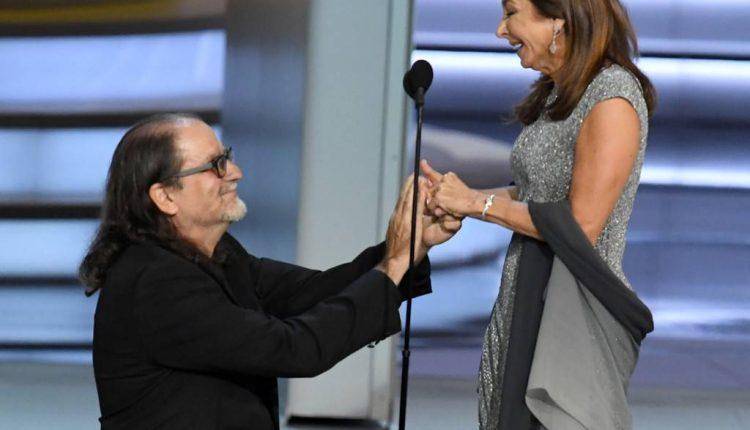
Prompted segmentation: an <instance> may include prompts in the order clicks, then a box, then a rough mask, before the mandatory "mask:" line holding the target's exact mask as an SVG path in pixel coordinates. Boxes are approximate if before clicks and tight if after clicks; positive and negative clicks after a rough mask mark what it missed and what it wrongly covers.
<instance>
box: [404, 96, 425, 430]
mask: <svg viewBox="0 0 750 430" xmlns="http://www.w3.org/2000/svg"><path fill="white" fill-rule="evenodd" d="M424 93H425V91H424V88H422V87H419V88H417V93H416V95H415V97H414V100H415V105H416V109H417V141H416V148H415V151H414V187H413V189H412V199H411V239H410V241H409V271H408V272H407V273H408V274H409V278H408V282H407V286H406V288H407V295H408V298H407V299H406V323H405V324H404V348H403V350H402V351H401V397H400V398H399V400H400V405H399V413H398V428H399V430H404V429H406V395H407V392H408V389H409V356H410V355H411V351H410V350H409V340H410V338H411V292H412V286H413V285H414V272H415V270H414V246H415V243H414V242H415V240H416V229H417V216H421V215H422V214H417V196H419V161H420V159H421V153H422V114H423V112H422V111H423V110H424Z"/></svg>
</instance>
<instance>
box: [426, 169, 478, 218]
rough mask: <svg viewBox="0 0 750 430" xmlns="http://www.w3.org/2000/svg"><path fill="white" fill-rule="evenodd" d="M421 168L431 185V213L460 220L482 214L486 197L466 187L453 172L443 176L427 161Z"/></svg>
mask: <svg viewBox="0 0 750 430" xmlns="http://www.w3.org/2000/svg"><path fill="white" fill-rule="evenodd" d="M421 167H422V171H423V172H424V174H425V176H427V179H429V181H430V184H431V186H430V193H429V197H428V199H427V208H428V209H429V211H430V213H432V214H433V215H435V216H438V217H440V216H443V215H445V214H449V215H451V216H452V217H454V218H458V219H462V218H463V217H466V216H479V215H481V214H482V209H484V201H485V199H486V198H487V196H486V195H484V194H483V193H481V192H479V191H476V190H473V189H471V188H469V187H468V186H466V184H464V183H463V181H461V179H460V178H459V177H458V175H456V174H455V173H453V172H448V173H446V174H444V175H443V174H441V173H440V172H438V171H436V170H435V169H433V168H432V167H431V166H430V165H429V164H428V163H427V161H426V160H422V161H421Z"/></svg>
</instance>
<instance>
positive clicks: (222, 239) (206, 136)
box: [80, 114, 460, 430]
mask: <svg viewBox="0 0 750 430" xmlns="http://www.w3.org/2000/svg"><path fill="white" fill-rule="evenodd" d="M231 160H232V157H231V149H227V148H224V147H223V146H222V144H221V142H219V140H218V139H217V138H216V136H215V134H214V132H213V130H212V129H211V128H210V127H209V126H208V125H206V124H205V123H204V122H202V121H200V120H199V119H198V118H196V117H193V116H190V115H178V114H168V115H159V116H155V117H151V118H148V119H146V120H144V121H142V122H140V123H138V124H136V125H135V126H133V127H132V128H131V129H130V130H129V131H128V132H127V133H126V134H125V135H124V136H123V138H122V140H121V141H120V143H119V144H118V146H117V149H116V150H115V153H114V155H113V158H112V164H111V166H110V171H109V176H108V179H107V187H106V196H105V202H104V208H103V215H102V223H101V226H100V228H99V231H98V233H97V236H96V238H95V239H94V242H93V243H92V245H91V248H90V250H89V252H88V254H87V255H86V257H85V259H84V261H83V263H82V264H81V269H80V275H81V279H82V281H83V282H84V283H85V284H86V285H87V286H88V290H87V293H88V294H93V292H94V291H96V290H100V295H99V301H98V304H97V309H96V315H95V325H94V373H95V377H96V384H97V391H98V393H99V402H100V408H101V412H102V417H101V418H100V421H101V424H102V428H103V429H130V430H133V429H146V428H148V429H151V428H170V429H209V428H210V429H256V430H266V429H268V430H270V429H278V428H279V423H278V394H277V385H276V378H277V377H291V376H294V377H300V376H314V375H317V374H319V373H321V372H323V371H325V370H327V369H329V368H330V367H332V366H333V365H334V364H335V363H336V362H338V361H340V360H341V359H343V358H344V357H346V356H347V355H349V354H351V353H352V352H354V351H356V350H358V349H359V348H361V347H362V346H364V345H366V344H368V343H370V342H373V341H377V340H380V339H383V338H385V337H387V336H389V335H391V334H394V333H396V332H398V331H399V330H400V327H401V322H400V318H399V314H398V307H399V304H400V302H401V301H402V300H403V298H404V297H405V291H404V289H403V288H402V287H401V286H399V287H397V285H398V284H400V283H401V281H402V279H404V276H405V274H406V271H407V269H408V258H409V235H410V225H409V221H410V217H411V207H412V206H411V192H412V185H411V184H412V182H411V181H407V183H406V185H405V186H404V188H403V190H402V193H401V197H400V200H399V202H398V205H397V207H396V210H395V211H394V213H393V215H392V217H391V220H390V224H389V227H388V233H387V238H386V243H384V244H380V245H378V246H375V247H372V248H369V249H367V250H365V251H364V252H362V253H361V254H360V255H359V256H358V257H356V258H355V259H354V260H353V261H352V262H350V263H347V264H343V265H340V266H338V267H335V268H333V269H330V270H327V271H324V272H320V271H315V270H310V269H305V268H302V267H299V266H295V265H291V264H287V263H282V262H278V261H273V260H269V259H263V258H257V257H255V256H252V255H250V254H248V253H247V252H246V251H245V249H244V248H243V247H242V246H241V245H240V244H239V243H238V242H237V241H236V240H235V239H234V238H233V237H232V236H230V235H229V234H227V233H226V231H227V228H228V227H229V225H230V223H232V222H234V221H238V220H240V219H241V218H242V217H243V216H244V215H245V212H246V208H245V205H244V203H243V202H242V201H241V200H240V199H239V198H238V196H237V184H238V182H239V181H240V179H241V178H242V172H241V170H240V168H239V167H238V166H237V165H235V164H234V163H233V162H232V161H231ZM425 188H426V185H424V183H423V182H421V183H420V190H419V197H418V202H419V206H418V210H419V211H422V210H423V207H424V202H425V198H426V194H427V191H426V189H425ZM420 213H421V212H420ZM459 228H460V220H457V219H452V218H442V219H436V218H432V217H419V222H418V227H417V238H416V258H415V260H416V262H417V263H419V265H418V266H417V267H416V270H417V273H416V274H415V277H416V279H417V280H416V282H415V285H413V286H412V288H411V293H412V295H413V296H417V295H421V294H425V293H427V292H429V291H430V282H429V261H428V259H427V258H425V255H426V253H427V250H428V249H429V248H430V247H431V246H433V245H436V244H439V243H442V242H444V241H446V240H448V239H449V238H450V237H451V236H452V235H453V234H455V232H456V231H457V230H458V229H459Z"/></svg>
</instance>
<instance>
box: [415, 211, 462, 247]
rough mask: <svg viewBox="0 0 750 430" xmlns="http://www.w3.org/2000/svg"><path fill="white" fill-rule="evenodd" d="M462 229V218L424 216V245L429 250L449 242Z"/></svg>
mask: <svg viewBox="0 0 750 430" xmlns="http://www.w3.org/2000/svg"><path fill="white" fill-rule="evenodd" d="M460 229H461V218H457V217H454V216H452V215H443V216H440V217H438V216H436V215H429V214H428V215H423V219H422V243H423V244H424V246H425V248H427V249H428V250H429V249H430V248H432V247H433V246H435V245H440V244H441V243H444V242H446V241H448V239H450V238H451V237H453V236H454V235H455V234H456V233H458V231H459V230H460Z"/></svg>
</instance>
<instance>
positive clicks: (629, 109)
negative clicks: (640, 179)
mask: <svg viewBox="0 0 750 430" xmlns="http://www.w3.org/2000/svg"><path fill="white" fill-rule="evenodd" d="M639 143H640V120H639V118H638V114H637V113H636V111H635V109H634V108H633V106H632V105H631V104H630V103H629V102H628V101H626V100H625V99H622V98H613V99H609V100H606V101H603V102H600V103H598V104H596V106H594V108H593V109H592V110H591V112H590V113H589V115H588V116H587V117H586V119H585V120H584V122H583V124H582V126H581V131H580V133H579V136H578V140H577V141H576V151H575V159H574V164H573V177H572V182H571V189H570V196H569V198H570V203H571V210H572V212H573V217H574V218H575V219H576V221H577V222H578V224H579V225H580V226H581V229H582V230H583V232H584V233H585V234H586V236H587V237H588V238H589V241H591V243H592V244H595V243H596V240H597V238H598V237H599V234H601V231H602V229H603V228H604V226H605V225H606V223H607V219H608V218H609V215H610V214H611V213H612V210H613V209H614V206H615V204H616V203H617V200H618V199H619V198H620V195H621V194H622V190H623V189H624V187H625V184H626V183H627V180H628V177H629V176H630V172H631V170H632V168H633V163H634V162H635V159H636V157H637V155H638V149H639ZM422 168H423V170H424V171H425V174H426V175H427V177H428V179H430V181H431V182H432V183H433V184H435V185H434V187H433V189H432V197H431V199H430V202H429V204H428V207H429V208H430V209H431V210H433V211H437V212H438V213H440V212H441V211H445V212H447V213H451V214H455V215H462V216H471V217H473V218H480V219H481V218H482V210H483V209H484V204H485V199H486V198H487V197H488V196H489V195H490V194H491V193H487V192H483V191H479V190H473V189H471V188H469V187H467V186H466V185H465V184H464V183H463V182H461V180H460V179H459V178H458V176H456V175H455V174H453V173H450V172H449V173H447V174H445V175H441V174H440V173H438V172H436V171H435V170H433V169H432V168H431V167H430V166H429V165H428V164H427V163H426V162H423V165H422ZM485 220H486V221H489V222H494V223H495V224H499V225H501V226H503V227H506V228H508V229H510V230H513V231H515V232H518V233H521V234H524V235H527V236H531V237H533V238H536V239H539V240H542V237H541V236H540V235H539V232H538V231H537V229H536V227H535V226H534V223H533V222H532V220H531V215H530V214H529V209H528V205H527V204H526V203H524V202H520V201H516V200H514V199H512V198H508V197H507V196H504V195H503V194H496V197H495V200H494V203H493V204H492V206H491V207H490V208H489V209H488V210H487V213H486V216H485Z"/></svg>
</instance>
